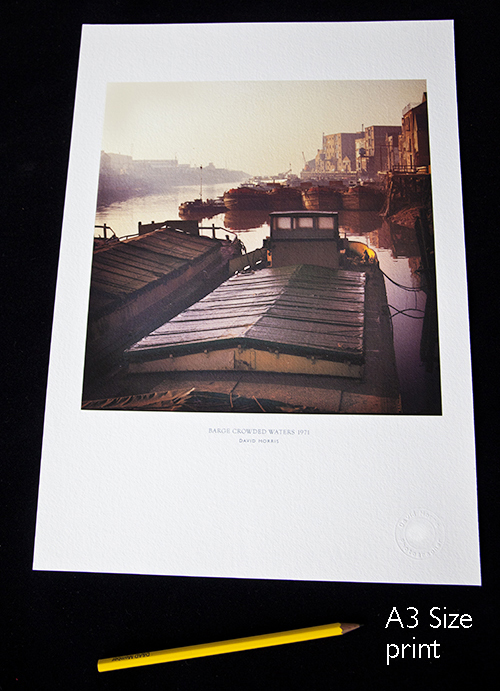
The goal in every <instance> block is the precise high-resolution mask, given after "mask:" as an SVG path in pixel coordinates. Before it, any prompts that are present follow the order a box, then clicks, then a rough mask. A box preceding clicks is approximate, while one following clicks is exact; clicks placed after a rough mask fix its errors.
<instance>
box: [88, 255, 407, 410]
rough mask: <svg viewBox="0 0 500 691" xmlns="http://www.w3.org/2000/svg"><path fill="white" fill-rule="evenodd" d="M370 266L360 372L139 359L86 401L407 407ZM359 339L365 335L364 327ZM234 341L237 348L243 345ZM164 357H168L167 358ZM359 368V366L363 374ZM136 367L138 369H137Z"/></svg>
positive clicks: (355, 354) (214, 406) (133, 405)
mask: <svg viewBox="0 0 500 691" xmlns="http://www.w3.org/2000/svg"><path fill="white" fill-rule="evenodd" d="M360 268H361V267H360ZM363 268H364V270H362V271H359V275H360V278H361V276H364V279H365V288H366V289H365V291H364V303H363V308H364V309H363V311H364V323H363V327H362V332H363V339H362V340H363V347H362V353H363V354H362V357H360V355H359V348H354V349H353V350H352V352H351V362H350V365H349V366H348V367H350V368H351V370H352V371H351V374H357V375H358V376H333V375H331V374H312V373H311V370H312V367H314V366H315V365H312V360H309V364H310V370H309V371H307V370H305V371H299V368H296V371H287V372H284V371H283V372H277V371H262V370H261V371H257V370H252V369H249V368H248V367H246V366H245V365H243V366H242V367H241V368H240V367H238V366H237V367H236V368H234V367H233V368H228V369H221V370H215V369H214V370H191V371H190V370H176V369H174V368H172V369H171V370H170V371H168V370H166V371H161V364H160V365H159V367H157V371H152V370H153V369H154V365H153V367H151V366H147V365H146V366H145V367H142V368H141V367H140V366H137V361H136V366H135V367H134V366H132V367H131V369H127V368H123V369H122V370H121V371H120V373H119V374H118V375H117V376H115V377H114V379H113V380H112V381H109V382H107V383H105V382H103V383H102V388H101V390H100V392H101V395H99V397H95V398H94V399H93V400H88V401H86V402H85V403H84V407H85V408H88V409H122V410H127V409H129V410H187V411H189V410H193V411H198V412H199V411H212V412H213V411H221V412H223V411H227V412H231V411H232V412H291V413H293V412H297V413H298V412H302V413H347V414H397V413H400V412H401V402H400V395H399V384H398V377H397V371H396V362H395V356H394V347H393V343H392V328H391V322H390V316H389V310H388V308H387V299H386V293H385V284H384V280H383V276H382V274H381V272H380V270H379V269H378V267H377V266H369V267H363ZM263 271H268V270H263ZM323 271H325V269H323ZM326 271H328V270H326ZM256 273H262V272H256ZM350 273H351V272H350ZM254 275H255V274H254ZM247 278H248V277H247ZM198 304H200V303H198ZM313 333H314V332H313ZM355 339H359V329H358V332H357V336H356V337H355ZM146 340H147V339H146ZM235 345H236V352H237V345H238V344H235ZM275 345H276V344H275ZM358 345H359V341H358ZM203 350H205V349H203ZM299 350H300V349H299ZM131 352H132V351H131ZM295 353H297V350H296V351H295ZM273 355H274V358H275V361H276V360H278V359H279V357H284V354H282V355H280V354H279V353H278V354H270V356H271V358H272V357H273ZM134 357H135V358H137V357H138V356H137V353H136V354H135V355H133V356H132V357H131V358H130V359H131V364H132V360H133V359H134ZM200 357H207V354H206V353H205V352H200ZM165 359H166V360H174V358H169V357H167V358H165ZM236 359H237V358H236ZM246 359H247V360H248V358H246ZM336 359H337V361H340V362H343V363H344V365H345V364H346V362H348V361H349V357H348V353H347V351H345V352H344V353H343V359H342V358H339V357H338V353H337V358H336ZM139 360H140V356H139ZM233 361H234V351H233ZM333 361H335V358H334V360H333ZM150 362H151V360H150ZM158 362H160V363H161V359H160V360H159V361H158ZM158 362H157V365H158ZM242 362H245V358H242ZM356 362H357V364H355V365H353V363H356ZM360 365H361V366H360ZM167 366H168V365H167ZM356 368H359V369H358V371H357V373H356ZM133 369H135V372H133V371H131V370H133ZM344 374H345V372H344ZM359 375H361V376H359Z"/></svg>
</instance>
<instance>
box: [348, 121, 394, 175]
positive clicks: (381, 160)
mask: <svg viewBox="0 0 500 691" xmlns="http://www.w3.org/2000/svg"><path fill="white" fill-rule="evenodd" d="M400 134H401V127H400V126H399V125H371V126H370V127H367V128H366V129H365V131H364V137H363V138H362V139H361V138H358V139H357V140H356V170H357V171H358V172H359V173H361V174H364V175H368V176H370V177H372V176H375V175H377V173H379V172H384V171H387V170H388V148H387V146H388V145H387V137H399V135H400Z"/></svg>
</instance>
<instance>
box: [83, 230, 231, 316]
mask: <svg viewBox="0 0 500 691" xmlns="http://www.w3.org/2000/svg"><path fill="white" fill-rule="evenodd" d="M219 247H220V243H219V242H218V241H217V240H213V239H212V238H208V237H202V236H196V235H188V234H187V233H182V232H179V231H177V230H171V229H160V230H155V231H153V232H151V233H146V234H144V235H138V236H135V237H133V238H129V239H128V240H122V241H120V242H116V243H113V244H110V245H109V246H107V247H104V248H102V249H99V250H97V251H95V252H94V257H93V263H92V277H91V301H92V304H93V308H95V309H97V310H99V309H101V308H105V307H106V306H108V305H110V304H112V303H114V302H115V301H117V300H123V299H125V298H128V297H129V296H131V295H132V294H134V293H136V292H137V291H139V290H142V289H145V288H147V286H149V285H151V284H153V283H155V282H157V281H159V280H168V278H169V277H171V276H173V275H175V274H176V273H180V272H181V271H183V270H184V269H185V268H187V266H189V265H190V264H193V263H195V262H197V261H199V260H200V259H202V258H203V257H205V256H206V255H208V254H210V253H211V252H217V251H218V249H219Z"/></svg>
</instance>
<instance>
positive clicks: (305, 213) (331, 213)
mask: <svg viewBox="0 0 500 691" xmlns="http://www.w3.org/2000/svg"><path fill="white" fill-rule="evenodd" d="M326 189H327V190H332V189H333V191H336V190H335V188H333V187H326ZM269 215H270V216H338V215H339V213H338V211H305V210H303V209H300V210H298V211H271V212H270V214H269Z"/></svg>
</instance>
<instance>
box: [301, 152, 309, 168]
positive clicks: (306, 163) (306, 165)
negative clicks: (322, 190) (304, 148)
mask: <svg viewBox="0 0 500 691" xmlns="http://www.w3.org/2000/svg"><path fill="white" fill-rule="evenodd" d="M302 158H303V159H304V170H309V164H308V162H307V161H306V157H305V156H304V152H302Z"/></svg>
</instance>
